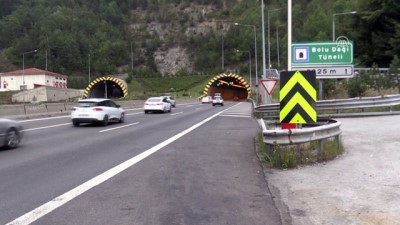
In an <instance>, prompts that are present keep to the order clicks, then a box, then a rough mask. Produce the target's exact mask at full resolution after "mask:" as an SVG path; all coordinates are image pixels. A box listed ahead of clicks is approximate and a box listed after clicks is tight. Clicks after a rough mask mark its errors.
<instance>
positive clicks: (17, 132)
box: [0, 119, 23, 149]
mask: <svg viewBox="0 0 400 225" xmlns="http://www.w3.org/2000/svg"><path fill="white" fill-rule="evenodd" d="M22 129H23V128H22V125H21V123H20V122H18V121H16V120H11V119H0V148H5V149H12V148H16V147H18V145H19V144H20V143H21V140H22V136H23V135H22Z"/></svg>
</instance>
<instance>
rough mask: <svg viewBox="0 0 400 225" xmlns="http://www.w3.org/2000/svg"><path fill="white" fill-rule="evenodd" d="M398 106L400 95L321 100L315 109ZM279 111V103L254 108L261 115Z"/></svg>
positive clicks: (362, 108) (338, 109) (337, 109)
mask: <svg viewBox="0 0 400 225" xmlns="http://www.w3.org/2000/svg"><path fill="white" fill-rule="evenodd" d="M397 105H400V95H384V96H378V97H360V98H349V99H335V100H321V101H317V103H316V106H315V108H316V110H317V111H324V110H336V111H337V112H338V113H339V111H340V110H345V109H361V110H362V111H363V110H364V109H366V108H373V107H389V108H390V109H389V110H390V111H392V107H393V106H397ZM279 110H280V105H279V103H273V104H268V105H260V106H257V107H254V111H255V112H261V113H278V112H279Z"/></svg>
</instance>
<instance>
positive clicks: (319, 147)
mask: <svg viewBox="0 0 400 225" xmlns="http://www.w3.org/2000/svg"><path fill="white" fill-rule="evenodd" d="M322 141H323V140H318V141H317V150H318V154H320V153H321V152H322V150H323V145H324V144H323V142H322Z"/></svg>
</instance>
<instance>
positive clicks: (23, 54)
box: [22, 49, 37, 91]
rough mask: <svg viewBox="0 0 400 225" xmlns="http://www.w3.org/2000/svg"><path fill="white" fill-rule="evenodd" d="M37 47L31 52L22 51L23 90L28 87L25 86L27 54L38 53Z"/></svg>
mask: <svg viewBox="0 0 400 225" xmlns="http://www.w3.org/2000/svg"><path fill="white" fill-rule="evenodd" d="M36 52H37V49H35V50H33V51H29V52H24V53H22V85H23V86H22V90H23V91H25V90H26V89H27V88H26V86H25V54H29V53H36Z"/></svg>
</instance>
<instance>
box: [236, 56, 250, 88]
mask: <svg viewBox="0 0 400 225" xmlns="http://www.w3.org/2000/svg"><path fill="white" fill-rule="evenodd" d="M236 52H247V53H249V70H250V71H249V74H250V87H251V53H250V51H241V50H236Z"/></svg>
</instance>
